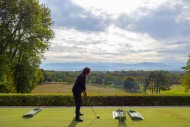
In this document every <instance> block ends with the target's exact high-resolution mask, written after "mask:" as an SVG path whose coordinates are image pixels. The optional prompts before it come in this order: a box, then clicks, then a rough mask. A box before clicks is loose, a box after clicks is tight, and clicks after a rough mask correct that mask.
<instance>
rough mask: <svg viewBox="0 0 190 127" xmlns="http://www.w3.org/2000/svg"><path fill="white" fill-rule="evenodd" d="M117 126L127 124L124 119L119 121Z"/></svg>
mask: <svg viewBox="0 0 190 127" xmlns="http://www.w3.org/2000/svg"><path fill="white" fill-rule="evenodd" d="M118 127H127V125H126V123H125V121H119V122H118Z"/></svg>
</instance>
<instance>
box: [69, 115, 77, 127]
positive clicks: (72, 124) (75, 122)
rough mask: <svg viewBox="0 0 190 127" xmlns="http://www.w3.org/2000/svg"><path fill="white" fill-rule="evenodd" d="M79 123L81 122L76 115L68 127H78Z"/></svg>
mask: <svg viewBox="0 0 190 127" xmlns="http://www.w3.org/2000/svg"><path fill="white" fill-rule="evenodd" d="M78 123H79V122H77V121H75V117H74V118H73V119H72V121H71V123H70V124H69V126H68V127H76V125H77V124H78Z"/></svg>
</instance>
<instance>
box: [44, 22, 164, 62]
mask: <svg viewBox="0 0 190 127" xmlns="http://www.w3.org/2000/svg"><path fill="white" fill-rule="evenodd" d="M54 31H55V36H56V37H55V39H54V40H53V41H52V42H51V43H52V46H51V48H50V51H48V52H46V57H47V61H54V62H68V61H69V62H72V61H75V62H76V61H80V62H84V61H85V62H123V63H132V62H142V61H155V62H156V61H160V60H161V59H162V58H161V57H160V56H159V52H158V51H157V50H158V49H160V48H161V47H162V46H163V45H162V44H161V43H159V42H157V41H156V40H154V39H152V38H150V37H149V36H148V35H147V34H137V33H134V32H129V31H125V30H122V29H120V28H118V27H116V26H114V25H112V26H110V27H108V29H107V30H106V31H105V32H98V33H97V32H81V31H78V30H75V29H65V28H56V29H55V30H54Z"/></svg>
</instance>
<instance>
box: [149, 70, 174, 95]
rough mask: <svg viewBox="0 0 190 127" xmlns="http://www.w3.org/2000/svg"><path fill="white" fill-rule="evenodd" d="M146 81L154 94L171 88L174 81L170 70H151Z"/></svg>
mask: <svg viewBox="0 0 190 127" xmlns="http://www.w3.org/2000/svg"><path fill="white" fill-rule="evenodd" d="M146 82H147V84H148V88H149V89H150V92H151V93H152V94H153V93H154V92H155V93H157V94H159V93H160V90H169V89H170V86H171V85H172V81H171V79H170V78H169V75H168V72H164V71H154V72H151V73H150V74H149V75H148V77H147V79H146Z"/></svg>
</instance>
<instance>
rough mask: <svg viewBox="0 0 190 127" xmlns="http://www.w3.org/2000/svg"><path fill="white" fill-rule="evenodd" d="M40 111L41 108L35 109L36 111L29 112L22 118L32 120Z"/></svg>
mask: <svg viewBox="0 0 190 127" xmlns="http://www.w3.org/2000/svg"><path fill="white" fill-rule="evenodd" d="M40 111H41V108H35V109H33V110H31V111H29V112H28V113H26V114H24V115H23V116H22V117H23V118H31V117H33V116H34V115H36V114H37V113H38V112H40Z"/></svg>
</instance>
